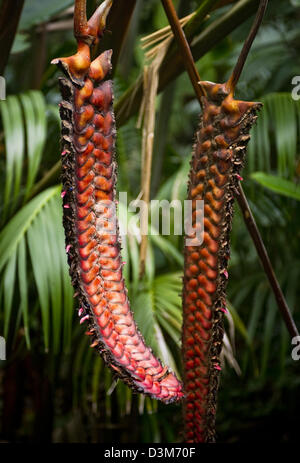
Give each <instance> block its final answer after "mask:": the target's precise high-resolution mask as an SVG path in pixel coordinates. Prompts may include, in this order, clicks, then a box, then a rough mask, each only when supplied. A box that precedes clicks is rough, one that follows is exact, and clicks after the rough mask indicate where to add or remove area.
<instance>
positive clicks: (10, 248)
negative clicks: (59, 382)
mask: <svg viewBox="0 0 300 463" xmlns="http://www.w3.org/2000/svg"><path fill="white" fill-rule="evenodd" d="M59 193H60V187H57V186H56V187H52V188H49V189H47V190H45V191H43V192H42V193H41V194H39V195H38V196H36V197H35V198H34V199H32V200H31V201H30V202H29V203H28V204H26V205H25V206H23V208H22V209H20V210H19V211H18V212H17V213H16V214H15V215H14V217H13V218H12V219H11V220H10V221H9V222H8V224H7V225H6V226H5V228H4V229H3V230H2V232H1V234H0V271H1V272H3V282H2V284H3V291H2V292H3V294H4V296H3V309H2V311H1V312H2V313H1V318H3V320H4V335H5V337H7V336H8V335H9V332H10V329H12V326H11V318H12V311H13V310H17V308H18V307H20V310H21V313H22V316H23V324H24V329H25V334H26V341H27V345H28V346H29V345H30V326H31V321H32V319H34V317H33V313H32V311H33V308H32V307H31V306H30V304H29V300H30V299H29V295H28V291H29V289H30V290H31V286H32V284H31V281H33V282H34V289H33V290H34V291H36V292H37V295H38V303H39V307H40V313H41V315H40V316H41V326H42V333H43V339H44V346H45V349H46V350H48V349H49V348H50V346H51V349H53V352H54V353H57V352H59V350H60V348H61V345H62V338H63V340H64V342H63V345H64V348H69V347H70V339H71V336H70V329H71V321H72V308H73V298H72V289H71V284H70V280H69V275H68V268H67V261H66V255H65V250H64V248H65V246H64V233H63V228H62V215H61V199H60V195H59ZM16 274H17V275H18V278H17V277H16ZM13 308H14V309H13ZM15 308H16V309H15ZM15 328H16V327H14V329H15Z"/></svg>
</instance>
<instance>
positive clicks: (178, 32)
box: [162, 0, 204, 102]
mask: <svg viewBox="0 0 300 463" xmlns="http://www.w3.org/2000/svg"><path fill="white" fill-rule="evenodd" d="M162 4H163V6H164V9H165V12H166V15H167V17H168V20H169V23H170V25H171V27H172V31H173V34H174V36H175V38H176V40H177V43H178V46H179V48H180V51H181V53H182V55H183V59H184V62H185V64H186V70H187V72H188V74H189V76H190V79H191V82H192V84H193V87H194V90H195V93H196V95H197V98H198V100H199V101H200V102H201V97H202V96H203V95H204V93H203V90H202V88H201V87H200V85H199V74H198V71H197V68H196V66H195V62H194V58H193V55H192V52H191V49H190V46H189V43H188V41H187V39H186V37H185V34H184V32H183V30H182V27H181V25H180V22H179V19H178V16H177V13H176V10H175V8H174V6H173V3H172V0H162Z"/></svg>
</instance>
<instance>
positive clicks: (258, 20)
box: [228, 0, 268, 93]
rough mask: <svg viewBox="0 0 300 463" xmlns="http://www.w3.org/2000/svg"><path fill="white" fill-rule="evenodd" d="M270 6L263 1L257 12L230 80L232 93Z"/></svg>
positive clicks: (266, 1) (266, 0) (265, 0)
mask: <svg viewBox="0 0 300 463" xmlns="http://www.w3.org/2000/svg"><path fill="white" fill-rule="evenodd" d="M267 5H268V0H261V2H260V5H259V8H258V10H257V14H256V16H255V19H254V23H253V25H252V28H251V31H250V33H249V35H248V37H247V39H246V41H245V43H244V46H243V48H242V51H241V53H240V56H239V59H238V61H237V63H236V65H235V68H234V70H233V73H232V74H231V77H230V79H229V80H228V85H229V87H230V88H231V91H232V93H233V92H234V89H235V87H236V84H237V83H238V80H239V78H240V76H241V73H242V71H243V68H244V65H245V62H246V59H247V57H248V54H249V51H250V49H251V46H252V44H253V42H254V39H255V37H256V35H257V32H258V29H259V28H260V25H261V23H262V20H263V18H264V15H265V12H266V9H267Z"/></svg>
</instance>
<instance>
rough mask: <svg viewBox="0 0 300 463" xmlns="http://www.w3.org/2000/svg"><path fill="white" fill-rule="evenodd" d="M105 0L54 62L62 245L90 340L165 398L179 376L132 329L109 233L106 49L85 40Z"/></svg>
mask: <svg viewBox="0 0 300 463" xmlns="http://www.w3.org/2000/svg"><path fill="white" fill-rule="evenodd" d="M78 3H82V2H80V1H78ZM111 3H112V2H111V1H108V0H106V2H104V3H103V4H102V5H100V7H99V8H100V9H101V10H100V13H101V14H100V15H98V16H99V17H98V23H99V24H100V26H101V27H100V26H99V27H100V29H101V30H100V31H99V30H96V31H95V30H94V29H95V17H96V16H97V15H96V16H95V15H94V16H93V18H92V26H93V27H91V25H89V23H87V24H83V25H82V33H80V30H81V29H80V27H77V28H76V31H77V36H78V52H77V54H75V55H74V56H72V57H69V58H60V59H56V60H54V61H53V62H54V63H55V64H58V65H59V66H60V67H61V69H62V70H63V71H64V72H65V74H66V77H65V78H62V79H61V80H60V84H61V92H62V96H63V101H62V103H61V105H60V114H61V119H62V154H63V156H62V164H63V190H64V191H63V194H62V198H63V203H64V227H65V232H66V251H67V253H68V261H69V265H70V274H71V278H72V283H73V286H74V288H75V295H76V296H77V297H78V299H79V303H80V309H79V316H80V318H81V323H83V322H85V321H87V322H88V324H89V329H88V332H87V334H88V335H90V336H91V339H92V344H91V346H92V347H95V348H96V349H97V350H98V351H99V353H100V354H101V355H102V357H103V358H104V360H105V362H106V363H107V365H108V366H109V367H111V368H112V370H113V371H114V373H116V374H117V375H118V377H120V378H121V379H122V380H123V381H125V382H126V384H128V385H129V386H131V387H132V388H133V389H134V390H135V391H138V392H142V393H144V394H147V395H149V396H151V397H153V398H155V399H159V400H162V401H164V402H166V403H168V402H172V401H176V400H179V399H180V398H182V396H183V393H182V386H181V383H180V382H179V381H178V379H177V378H176V376H175V374H173V373H172V372H171V371H170V370H169V369H168V368H167V367H163V366H162V364H161V362H160V361H159V360H158V359H157V358H156V357H155V356H154V354H153V353H152V351H151V349H150V348H149V347H148V346H146V344H145V342H144V339H143V337H142V335H141V334H140V333H139V331H138V329H137V326H136V324H135V322H134V318H133V314H132V312H131V310H130V306H129V300H128V296H127V290H126V288H125V283H124V279H123V275H122V266H123V262H122V260H121V253H120V240H119V235H118V232H113V233H110V231H111V230H113V227H114V226H115V223H116V217H115V210H114V209H113V208H112V207H111V205H112V204H114V203H115V184H116V162H115V134H116V130H115V120H114V113H113V109H112V103H113V89H112V82H111V81H109V80H104V79H105V77H106V76H107V74H108V72H109V71H110V68H111V62H110V59H111V51H106V52H104V53H103V54H102V55H100V56H99V57H98V58H96V59H95V60H94V61H92V62H91V60H90V44H91V43H92V42H93V41H92V37H93V34H94V36H95V37H96V36H97V37H98V36H101V34H102V33H103V30H102V29H103V27H104V26H103V15H104V14H105V15H107V8H108V7H110V5H111ZM81 13H82V11H81ZM105 17H106V16H105ZM92 31H94V32H93V33H92ZM99 224H101V225H102V227H103V224H105V226H106V230H107V232H103V228H102V230H101V231H99Z"/></svg>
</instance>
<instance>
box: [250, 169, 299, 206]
mask: <svg viewBox="0 0 300 463" xmlns="http://www.w3.org/2000/svg"><path fill="white" fill-rule="evenodd" d="M251 178H253V179H254V180H255V181H256V182H257V183H259V184H260V185H262V186H264V187H266V188H268V189H269V190H271V191H273V192H274V193H278V194H280V195H282V196H286V197H288V198H293V199H297V200H298V201H300V186H299V185H297V184H296V183H294V182H292V181H290V180H285V179H283V178H280V177H278V176H275V175H270V174H265V173H264V172H255V173H253V174H252V175H251Z"/></svg>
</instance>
